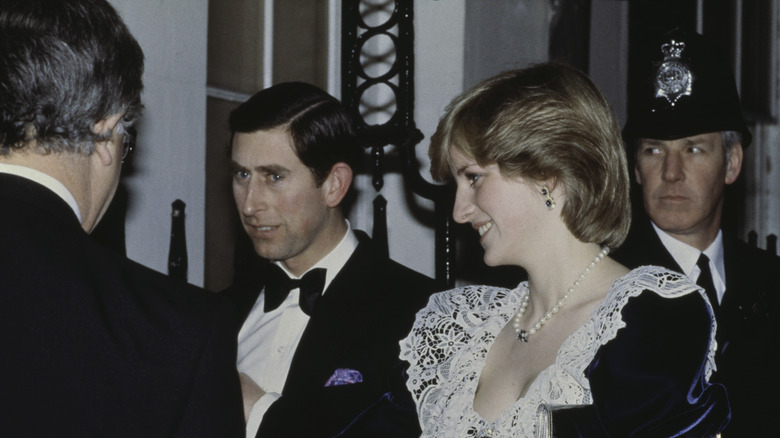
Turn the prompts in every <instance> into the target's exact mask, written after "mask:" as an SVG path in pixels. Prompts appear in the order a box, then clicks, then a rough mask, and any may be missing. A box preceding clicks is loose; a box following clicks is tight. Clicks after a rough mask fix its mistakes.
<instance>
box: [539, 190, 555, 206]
mask: <svg viewBox="0 0 780 438" xmlns="http://www.w3.org/2000/svg"><path fill="white" fill-rule="evenodd" d="M542 196H544V197H546V198H547V200H546V201H544V205H546V206H547V209H548V210H550V211H552V209H553V208H555V199H554V198H553V197H552V195H551V194H550V189H548V188H547V186H543V187H542Z"/></svg>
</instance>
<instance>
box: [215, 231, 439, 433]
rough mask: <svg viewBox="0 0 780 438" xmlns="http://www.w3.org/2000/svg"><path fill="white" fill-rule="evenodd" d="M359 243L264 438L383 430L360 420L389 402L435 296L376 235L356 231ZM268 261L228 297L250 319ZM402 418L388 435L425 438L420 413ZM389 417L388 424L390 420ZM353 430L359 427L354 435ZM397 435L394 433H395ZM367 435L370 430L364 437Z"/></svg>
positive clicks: (323, 301)
mask: <svg viewBox="0 0 780 438" xmlns="http://www.w3.org/2000/svg"><path fill="white" fill-rule="evenodd" d="M355 233H356V234H357V236H358V240H359V244H358V246H357V248H356V249H355V252H354V253H353V254H352V256H351V257H350V258H349V260H348V261H347V263H346V264H345V265H344V267H343V268H342V269H341V271H339V273H338V274H337V275H336V277H334V278H333V281H332V282H331V283H330V285H329V286H328V288H327V290H326V291H325V293H324V294H323V295H322V297H321V298H320V299H319V300H318V301H317V303H316V305H315V307H314V310H313V311H312V314H311V318H310V320H309V322H308V324H307V325H306V328H305V329H304V332H303V336H302V338H301V341H300V343H299V344H298V347H297V349H296V351H295V354H294V356H293V360H292V364H291V366H290V370H289V374H288V376H287V380H286V382H285V385H284V389H283V390H282V395H281V397H280V398H279V399H278V400H277V401H276V402H274V403H273V404H272V405H271V407H270V408H269V409H268V411H267V412H266V413H265V415H264V417H263V421H262V423H261V424H260V429H259V431H258V433H257V436H258V437H263V438H265V437H269V438H270V437H274V438H276V437H331V436H337V435H338V436H346V435H347V434H348V433H349V434H356V433H357V434H358V435H361V433H358V432H356V431H355V428H360V429H361V430H368V429H367V427H377V426H376V423H375V419H372V420H371V421H370V422H371V423H372V424H371V425H368V424H366V421H362V420H361V419H360V417H362V416H367V415H370V413H371V412H374V410H375V408H376V406H377V405H380V404H382V403H386V402H387V401H388V397H389V393H390V385H392V384H393V383H392V382H396V381H397V380H396V377H398V376H399V375H400V373H401V372H402V370H399V369H398V364H399V363H400V360H399V358H398V356H399V352H400V349H399V344H398V343H399V341H400V340H401V339H402V338H403V337H404V336H406V334H407V333H408V332H409V330H411V327H412V323H413V322H414V316H415V314H416V313H417V311H418V310H419V309H421V308H422V307H423V306H424V305H425V304H426V303H427V301H428V298H429V296H430V294H431V293H432V292H434V291H435V283H434V281H433V280H432V279H430V278H428V277H427V276H424V275H422V274H419V273H417V272H415V271H412V270H410V269H408V268H406V267H404V266H402V265H400V264H398V263H395V262H394V261H392V260H390V259H388V258H387V257H383V256H380V255H378V254H377V251H376V249H375V247H374V245H373V244H372V242H371V240H370V239H369V237H368V236H367V235H366V234H365V233H363V232H361V231H356V232H355ZM267 266H268V264H267V262H264V264H263V265H262V266H260V267H259V268H258V269H257V270H256V273H257V274H258V275H254V276H251V278H249V279H245V280H242V281H240V282H238V283H237V284H234V285H233V286H231V288H229V289H228V290H227V291H226V292H227V294H228V295H229V296H232V297H233V298H234V299H235V300H236V303H237V304H238V307H239V309H240V316H241V317H242V319H246V317H247V315H248V314H249V311H250V310H251V308H252V306H254V303H255V301H256V300H257V297H258V296H259V294H260V293H261V290H262V289H263V276H264V275H263V272H264V270H265V269H266V268H267ZM337 369H347V370H354V371H357V372H359V373H360V374H361V375H362V378H363V381H362V382H361V383H355V384H348V385H339V386H326V385H325V384H326V382H327V381H328V378H329V377H331V376H332V375H333V374H334V373H335V372H336V370H337ZM410 409H411V414H412V418H411V421H409V418H410V417H409V416H405V419H402V420H399V422H396V423H395V424H393V425H388V427H387V428H384V427H382V428H380V429H384V431H385V432H387V431H388V430H389V428H391V427H394V428H397V430H396V431H395V432H393V433H392V434H389V435H387V436H418V435H419V433H420V431H419V425H418V424H417V421H416V416H414V410H413V407H412V408H410ZM384 420H387V419H384ZM350 428H352V429H351V430H350ZM388 433H389V432H388ZM362 435H363V436H379V435H373V432H372V434H371V435H368V432H365V433H362Z"/></svg>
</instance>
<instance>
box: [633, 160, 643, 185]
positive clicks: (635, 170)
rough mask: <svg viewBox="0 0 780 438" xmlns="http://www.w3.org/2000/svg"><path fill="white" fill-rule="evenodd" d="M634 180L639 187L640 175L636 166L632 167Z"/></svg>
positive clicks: (640, 182) (640, 183)
mask: <svg viewBox="0 0 780 438" xmlns="http://www.w3.org/2000/svg"><path fill="white" fill-rule="evenodd" d="M634 180H636V183H637V184H639V185H640V186H641V185H642V174H641V173H640V172H639V166H638V165H636V164H635V165H634Z"/></svg>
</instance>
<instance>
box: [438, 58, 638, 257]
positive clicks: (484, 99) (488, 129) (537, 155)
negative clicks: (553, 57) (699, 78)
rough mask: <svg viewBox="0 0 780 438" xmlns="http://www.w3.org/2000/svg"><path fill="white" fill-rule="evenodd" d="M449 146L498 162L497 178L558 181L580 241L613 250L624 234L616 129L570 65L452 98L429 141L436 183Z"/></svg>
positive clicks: (600, 98) (627, 219) (626, 222)
mask: <svg viewBox="0 0 780 438" xmlns="http://www.w3.org/2000/svg"><path fill="white" fill-rule="evenodd" d="M453 148H454V149H456V150H458V151H460V152H461V153H463V154H464V155H465V156H466V157H468V158H470V159H473V160H474V161H476V162H477V164H479V165H480V166H485V165H489V164H497V165H498V168H499V171H500V172H501V174H502V175H505V176H509V177H522V178H524V179H528V180H530V181H531V182H538V183H543V182H545V181H548V180H554V181H555V183H556V184H561V185H562V186H563V188H564V191H565V197H566V204H565V205H564V206H563V209H562V210H561V217H562V218H563V221H564V223H565V224H566V226H567V228H568V229H569V231H571V232H572V234H574V236H575V237H577V238H578V239H579V240H581V241H583V242H595V243H598V244H600V245H607V246H609V247H611V248H616V247H618V246H619V245H620V244H621V243H622V242H623V240H624V239H625V237H626V235H627V234H628V229H629V226H630V225H631V203H630V201H629V180H628V166H627V164H626V154H625V150H624V147H623V142H622V139H621V135H620V128H619V126H618V124H617V120H616V118H615V115H614V113H613V112H612V109H611V107H610V105H609V103H608V102H607V99H606V97H605V96H604V94H603V93H602V92H601V90H599V89H598V87H596V85H595V84H593V82H592V81H591V80H590V79H589V78H588V77H587V76H586V75H585V74H583V73H582V72H580V71H578V70H576V69H574V68H573V67H569V66H566V65H563V64H555V63H547V64H539V65H535V66H532V67H529V68H527V69H522V70H514V71H508V72H504V73H501V74H499V75H497V76H494V77H492V78H489V79H487V80H485V81H483V82H482V83H480V84H477V85H476V86H474V87H473V88H472V89H470V90H468V91H466V92H464V93H463V94H461V95H460V96H458V97H456V98H455V99H454V100H453V101H452V102H451V103H450V104H449V106H448V107H447V109H446V112H445V114H444V116H443V117H442V118H441V120H440V121H439V125H438V127H437V129H436V133H435V134H434V135H433V137H431V146H430V149H429V155H430V157H431V174H432V175H433V177H434V179H436V180H439V181H446V180H448V179H450V178H452V176H451V174H450V164H451V159H452V157H451V150H452V149H453ZM540 202H541V201H540Z"/></svg>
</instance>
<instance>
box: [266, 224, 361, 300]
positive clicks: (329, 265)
mask: <svg viewBox="0 0 780 438" xmlns="http://www.w3.org/2000/svg"><path fill="white" fill-rule="evenodd" d="M345 222H346V223H347V232H346V233H345V234H344V237H343V238H342V239H341V241H340V242H339V243H338V245H336V246H335V247H334V248H333V249H332V250H331V251H330V252H329V253H328V255H326V256H325V257H323V258H321V259H320V261H318V262H317V263H315V264H314V266H312V267H311V268H309V269H307V270H306V272H309V271H311V270H312V269H316V268H324V269H325V270H326V273H325V287H324V288H323V294H324V293H325V291H327V290H328V286H330V282H331V281H333V278H334V277H336V275H337V274H338V273H339V271H341V268H343V267H344V265H346V264H347V261H348V260H349V258H350V257H351V256H352V253H353V252H355V249H356V248H357V246H358V238H357V236H355V233H353V232H352V226H351V225H350V223H349V220H346V219H345ZM274 264H276V265H277V266H279V267H280V268H282V270H283V271H284V272H285V273H286V274H287V275H288V276H289V277H290V278H300V277H296V276H294V275H293V274H292V273H290V271H288V270H287V269H285V267H284V264H282V263H281V262H274ZM306 272H304V273H303V274H302V275H301V277H303V275H305V274H306Z"/></svg>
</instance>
